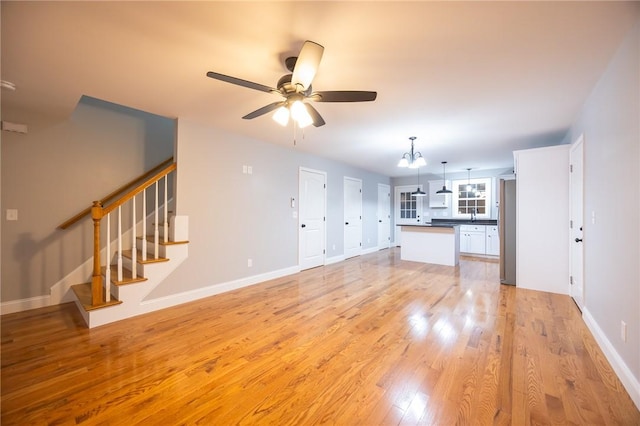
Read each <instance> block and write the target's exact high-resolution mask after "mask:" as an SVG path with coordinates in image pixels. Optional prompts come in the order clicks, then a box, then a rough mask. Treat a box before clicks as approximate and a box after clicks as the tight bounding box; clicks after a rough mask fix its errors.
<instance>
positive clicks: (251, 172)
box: [247, 166, 253, 175]
mask: <svg viewBox="0 0 640 426" xmlns="http://www.w3.org/2000/svg"><path fill="white" fill-rule="evenodd" d="M247 173H248V174H250V175H252V174H253V166H247Z"/></svg>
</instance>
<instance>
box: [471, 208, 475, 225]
mask: <svg viewBox="0 0 640 426" xmlns="http://www.w3.org/2000/svg"><path fill="white" fill-rule="evenodd" d="M475 221H476V209H471V222H475Z"/></svg>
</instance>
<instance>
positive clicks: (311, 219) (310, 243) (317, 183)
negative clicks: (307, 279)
mask: <svg viewBox="0 0 640 426" xmlns="http://www.w3.org/2000/svg"><path fill="white" fill-rule="evenodd" d="M298 192H299V194H298V200H299V205H298V206H299V211H300V214H299V222H298V223H299V228H298V263H299V265H300V269H309V268H315V267H316V266H321V265H324V260H325V253H326V251H325V250H326V247H325V245H326V243H325V241H326V221H325V218H326V210H327V208H326V206H327V198H326V194H327V174H326V173H325V172H321V171H317V170H311V169H304V168H300V175H299V186H298Z"/></svg>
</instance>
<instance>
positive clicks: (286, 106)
mask: <svg viewBox="0 0 640 426" xmlns="http://www.w3.org/2000/svg"><path fill="white" fill-rule="evenodd" d="M323 52H324V47H322V46H321V45H319V44H318V43H314V42H313V41H308V40H307V41H305V42H304V45H303V46H302V49H300V53H299V55H298V56H297V57H289V58H287V59H286V60H285V66H286V67H287V69H288V70H289V71H290V72H291V74H287V75H284V76H282V77H281V78H280V80H278V84H277V88H273V87H269V86H265V85H263V84H259V83H254V82H251V81H247V80H242V79H240V78H236V77H230V76H228V75H224V74H219V73H217V72H213V71H209V72H208V73H207V77H211V78H213V79H216V80H220V81H225V82H227V83H231V84H236V85H238V86H242V87H247V88H249V89H254V90H260V91H262V92H267V93H274V94H277V95H280V96H282V97H283V98H284V100H281V101H278V102H273V103H271V104H269V105H266V106H263V107H262V108H259V109H257V110H255V111H253V112H251V113H249V114H247V115H245V116H244V117H242V118H244V119H245V120H251V119H252V118H256V117H260V116H261V115H264V114H267V113H269V112H271V111H274V110H277V111H276V113H275V114H274V117H273V118H274V120H276V121H278V122H279V123H280V124H282V125H283V126H286V124H287V122H288V120H289V116H290V115H291V117H292V118H293V119H294V120H295V121H296V122H297V123H298V125H299V126H300V127H305V126H307V125H309V124H313V125H314V126H315V127H320V126H323V125H324V124H325V121H324V119H323V118H322V116H321V115H320V113H319V112H318V111H317V110H316V109H315V108H314V107H313V106H312V105H311V104H309V103H308V102H305V101H307V100H309V101H314V102H366V101H373V100H375V99H376V96H377V93H376V92H366V91H357V90H334V91H320V92H314V91H313V89H312V87H311V83H312V81H313V78H314V77H315V75H316V73H317V71H318V66H319V65H320V59H321V58H322V53H323Z"/></svg>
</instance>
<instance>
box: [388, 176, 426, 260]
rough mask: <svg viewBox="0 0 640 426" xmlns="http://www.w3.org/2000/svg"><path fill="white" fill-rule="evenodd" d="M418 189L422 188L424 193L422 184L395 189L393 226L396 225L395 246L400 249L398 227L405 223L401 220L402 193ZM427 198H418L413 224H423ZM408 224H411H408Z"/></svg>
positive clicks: (400, 186) (399, 186) (396, 187)
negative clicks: (424, 200)
mask: <svg viewBox="0 0 640 426" xmlns="http://www.w3.org/2000/svg"><path fill="white" fill-rule="evenodd" d="M416 188H420V189H421V190H423V191H424V188H423V186H422V184H418V185H398V186H394V187H393V225H394V233H393V244H394V245H395V246H396V247H399V246H400V244H402V242H401V241H400V227H399V226H398V225H402V224H403V223H401V222H405V221H403V220H401V218H400V197H399V195H400V193H401V192H413V191H415V190H416ZM424 198H425V197H416V216H418V217H417V218H416V219H411V224H412V225H413V224H417V223H422V220H423V219H424V218H422V217H421V216H422V214H423V210H424V204H423V199H424ZM406 224H409V222H407V223H406Z"/></svg>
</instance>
